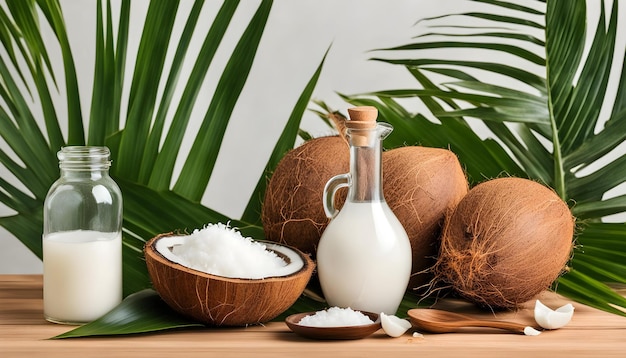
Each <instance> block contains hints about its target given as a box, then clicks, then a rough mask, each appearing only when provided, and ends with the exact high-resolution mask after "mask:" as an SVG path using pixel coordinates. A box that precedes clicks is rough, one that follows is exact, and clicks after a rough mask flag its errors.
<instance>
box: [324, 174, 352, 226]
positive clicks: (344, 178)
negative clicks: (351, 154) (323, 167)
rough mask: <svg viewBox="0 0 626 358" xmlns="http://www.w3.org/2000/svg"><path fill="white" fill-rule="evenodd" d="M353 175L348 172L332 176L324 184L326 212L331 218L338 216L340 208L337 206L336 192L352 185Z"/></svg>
mask: <svg viewBox="0 0 626 358" xmlns="http://www.w3.org/2000/svg"><path fill="white" fill-rule="evenodd" d="M350 182H351V176H350V174H349V173H347V174H339V175H335V176H334V177H332V178H330V180H329V181H328V182H327V183H326V186H324V200H323V201H324V212H325V213H326V216H327V217H328V218H330V219H332V218H334V217H335V216H337V214H338V213H339V210H337V208H335V193H337V190H339V189H341V188H344V187H348V186H350Z"/></svg>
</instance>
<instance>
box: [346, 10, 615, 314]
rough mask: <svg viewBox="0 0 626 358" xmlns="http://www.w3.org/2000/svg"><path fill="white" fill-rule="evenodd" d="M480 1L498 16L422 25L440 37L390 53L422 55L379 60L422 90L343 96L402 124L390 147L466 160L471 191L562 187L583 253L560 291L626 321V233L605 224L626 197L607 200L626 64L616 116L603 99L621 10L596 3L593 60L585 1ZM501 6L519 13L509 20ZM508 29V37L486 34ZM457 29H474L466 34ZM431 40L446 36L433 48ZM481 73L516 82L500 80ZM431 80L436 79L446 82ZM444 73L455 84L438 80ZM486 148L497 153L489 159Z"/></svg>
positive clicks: (575, 259)
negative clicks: (490, 184) (500, 58)
mask: <svg viewBox="0 0 626 358" xmlns="http://www.w3.org/2000/svg"><path fill="white" fill-rule="evenodd" d="M478 2H481V3H483V5H490V6H491V7H490V8H488V9H489V10H492V11H490V12H487V11H484V10H483V11H481V12H468V13H462V14H447V15H443V16H439V17H436V18H430V19H425V20H422V22H421V23H427V24H429V23H430V24H432V25H430V26H429V27H431V26H432V27H437V28H438V30H437V31H436V32H435V31H429V30H426V32H425V33H424V34H421V35H418V36H416V39H417V40H418V41H417V42H414V43H411V44H408V45H404V46H398V47H394V48H389V49H385V50H382V51H383V52H384V53H386V54H388V55H393V54H395V53H396V52H397V51H399V50H403V51H405V52H404V53H406V51H407V50H408V51H411V52H410V53H412V54H413V56H411V57H410V58H387V59H385V58H381V57H376V58H374V59H373V60H376V61H383V62H386V63H389V64H392V65H400V66H404V67H406V69H407V70H408V71H409V73H411V74H412V75H413V77H414V78H415V79H416V80H417V84H418V87H417V88H410V89H401V90H386V91H379V92H373V93H367V94H356V95H352V96H347V97H346V99H347V101H348V102H350V103H352V104H363V103H368V104H371V105H375V106H376V107H378V108H379V109H380V113H381V117H382V118H383V119H384V120H386V121H388V122H390V123H391V124H393V125H394V126H395V127H396V128H398V129H397V130H396V131H394V133H395V135H396V137H392V136H390V139H392V140H388V141H386V142H387V143H386V145H388V146H389V147H395V146H400V145H403V144H405V143H409V144H410V143H421V144H423V145H430V146H437V147H443V148H446V147H448V148H450V149H452V150H453V151H454V152H455V153H457V154H458V156H459V159H460V161H461V162H462V164H463V165H464V167H465V168H467V171H468V174H469V177H470V179H471V180H472V182H474V183H475V182H479V181H481V179H482V178H492V177H497V176H499V175H501V174H503V173H506V174H507V175H514V176H521V177H528V178H532V179H535V180H539V181H541V182H543V183H544V184H546V185H549V186H551V187H552V188H554V189H555V190H556V192H557V193H558V194H559V195H560V196H561V198H563V199H564V200H565V201H566V202H567V203H569V204H570V206H571V209H572V213H573V214H574V215H575V216H576V217H577V221H578V227H579V228H580V232H579V233H578V234H577V237H576V243H577V244H580V246H579V248H578V249H576V250H575V253H574V256H573V258H572V260H571V262H570V266H571V268H570V271H569V272H568V273H567V274H565V275H564V276H563V277H561V278H560V279H559V280H558V284H557V285H556V286H555V289H556V290H557V292H559V293H561V294H563V295H566V296H568V297H570V298H572V299H574V300H576V301H579V302H582V303H585V304H588V305H591V306H593V307H596V308H600V309H603V310H606V311H609V312H613V313H618V314H624V311H623V310H619V309H616V308H615V307H616V306H619V307H626V300H624V298H623V297H622V296H620V295H619V294H617V293H615V292H614V291H613V290H611V289H610V288H609V286H607V285H606V284H605V283H607V282H608V283H624V282H626V274H625V270H624V262H626V251H624V249H623V246H624V242H625V240H626V238H625V237H624V235H623V232H624V226H623V223H619V224H612V223H606V222H603V220H604V218H605V217H606V216H609V215H615V214H620V213H624V212H626V195H624V194H621V195H618V196H614V197H610V198H607V193H609V192H611V191H613V190H615V188H617V187H618V186H619V185H620V184H622V183H623V182H624V181H625V178H624V176H623V173H624V172H625V171H626V158H625V156H623V155H621V156H620V155H619V154H614V153H615V151H614V150H615V149H616V148H617V147H618V146H619V145H620V144H622V143H623V142H624V140H625V139H626V113H625V111H624V108H625V104H626V91H625V90H624V87H625V86H626V66H624V67H622V69H621V73H619V84H618V86H617V88H618V93H617V96H616V98H615V102H614V104H613V107H612V108H611V110H610V111H609V112H610V116H609V118H608V119H604V120H603V119H602V118H601V117H600V114H601V109H602V106H603V103H605V102H607V100H608V99H610V98H609V96H610V94H609V93H610V90H611V89H610V88H609V87H608V84H609V78H610V76H611V66H612V65H613V63H614V61H619V60H622V59H623V58H624V57H625V56H624V53H618V54H616V53H615V49H616V44H615V43H616V35H617V28H618V22H619V21H620V20H621V19H618V15H617V14H618V8H617V7H618V2H617V1H615V2H613V5H612V8H611V9H610V11H609V12H608V15H609V16H608V17H607V9H605V7H604V3H603V2H597V3H596V2H591V3H590V4H589V5H591V6H597V7H598V8H599V13H600V16H599V19H600V20H599V22H598V24H597V26H596V27H595V28H593V29H591V31H593V32H594V33H593V34H592V41H591V42H590V44H589V46H590V50H589V54H588V55H585V45H586V43H585V34H586V28H585V26H586V24H588V23H589V22H588V20H587V17H588V15H587V5H588V4H586V3H585V1H584V0H575V1H563V0H548V1H547V2H546V3H545V4H544V3H543V2H540V1H536V2H535V1H528V5H527V6H526V5H524V6H520V5H519V4H514V3H512V2H509V1H491V0H489V1H487V0H482V1H478ZM483 8H485V7H483ZM502 9H514V10H516V11H515V12H514V13H513V15H508V14H509V13H507V15H502V14H501V11H502ZM538 14H539V15H538ZM538 17H543V19H541V18H538ZM475 18H480V19H483V20H485V23H486V25H485V26H484V28H482V27H477V26H467V25H466V24H467V23H470V22H471V21H472V19H475ZM605 19H608V20H606V21H605ZM459 20H460V21H459ZM442 22H445V23H444V24H443V25H442V24H441V23H442ZM542 23H545V25H542ZM503 25H506V27H507V31H503V32H500V31H489V30H488V28H489V27H500V26H503ZM537 28H540V29H543V31H544V34H545V40H543V39H535V37H534V36H532V35H531V34H532V33H534V31H535V30H536V29H537ZM459 29H463V30H471V33H463V34H462V35H459V33H458V30H459ZM455 31H456V32H455ZM433 35H438V36H439V37H443V39H441V40H439V41H429V40H428V39H429V37H431V36H433ZM479 40H480V41H479ZM544 41H545V43H544ZM459 47H463V48H467V47H468V48H471V49H473V50H475V54H476V57H478V58H477V59H474V57H472V56H464V57H465V58H464V59H463V60H446V59H428V58H424V57H423V56H422V52H423V50H426V49H438V50H442V51H444V52H446V51H451V50H455V49H457V48H459ZM537 47H540V49H539V50H536V48H537ZM533 48H534V49H535V50H534V51H533V50H532V49H533ZM490 51H496V52H502V53H504V54H506V55H508V56H511V55H512V56H514V57H517V58H519V59H521V60H523V61H525V62H526V63H529V66H528V67H529V68H531V67H532V66H534V65H540V66H541V67H542V68H543V75H540V74H536V73H535V72H532V71H531V70H528V69H525V68H514V67H512V66H508V65H503V64H496V63H493V62H488V61H484V60H483V58H486V57H487V56H486V55H487V54H488V52H490ZM424 53H426V52H424ZM448 57H452V56H448ZM530 64H533V65H530ZM475 70H480V71H483V72H491V73H493V74H496V75H498V76H500V78H502V76H504V77H505V78H509V79H510V81H499V82H498V83H495V82H493V80H490V79H483V77H482V75H481V73H477V72H476V71H475ZM431 74H435V75H439V77H438V78H439V79H440V80H439V81H437V80H436V77H434V76H431ZM441 75H444V76H445V78H446V79H443V80H441ZM520 83H521V84H523V86H519V85H518V84H520ZM399 98H404V99H405V100H406V98H415V99H416V100H419V101H421V102H422V103H423V104H424V105H425V106H426V108H427V109H428V110H429V112H430V115H432V116H434V117H435V118H437V120H438V121H439V122H440V123H433V122H427V121H426V120H425V117H423V116H421V115H419V114H417V115H416V114H411V113H410V112H409V111H406V110H399V109H398V104H397V103H396V102H395V101H396V99H399ZM609 102H610V101H609ZM470 118H471V119H472V120H475V119H478V120H479V121H481V122H482V123H484V124H485V126H486V128H488V129H489V131H490V133H489V136H488V138H494V139H495V140H496V142H495V143H494V142H492V141H490V140H489V139H485V140H476V138H477V134H476V133H477V131H478V130H477V129H475V128H473V127H472V126H470V125H468V120H469V119H470ZM452 128H454V131H453V130H452ZM487 144H489V145H490V146H492V147H493V148H495V149H492V150H487V151H486V150H485V148H486V147H487ZM607 157H608V158H609V159H607ZM485 158H489V160H487V161H486V160H485ZM493 163H495V165H490V164H493ZM505 164H506V165H505ZM507 166H508V167H507ZM598 167H599V169H598ZM592 168H594V169H592Z"/></svg>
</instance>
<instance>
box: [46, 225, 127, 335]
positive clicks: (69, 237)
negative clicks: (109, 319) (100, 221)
mask: <svg viewBox="0 0 626 358" xmlns="http://www.w3.org/2000/svg"><path fill="white" fill-rule="evenodd" d="M43 264H44V272H45V275H44V276H43V279H44V315H45V317H46V319H48V320H49V321H52V322H61V323H67V322H70V323H81V322H90V321H93V320H94V319H97V318H99V317H100V316H102V315H104V314H105V313H107V312H108V311H110V310H111V309H112V308H114V307H115V306H117V305H118V304H119V303H120V302H121V300H122V237H121V235H120V234H119V233H117V232H113V233H106V232H98V231H89V230H76V231H66V232H56V233H52V234H49V235H47V236H45V237H44V239H43Z"/></svg>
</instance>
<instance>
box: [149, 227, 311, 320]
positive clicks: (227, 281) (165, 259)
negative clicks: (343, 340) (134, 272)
mask: <svg viewBox="0 0 626 358" xmlns="http://www.w3.org/2000/svg"><path fill="white" fill-rule="evenodd" d="M184 238H185V236H174V235H172V234H162V235H159V236H156V237H154V238H153V239H151V240H150V241H148V242H147V243H146V245H145V247H144V254H145V258H146V264H147V266H148V273H149V274H150V278H151V279H152V284H153V286H154V288H155V290H156V291H157V292H158V293H159V295H160V296H161V298H162V299H163V300H164V301H165V302H166V303H167V304H168V305H169V306H170V307H171V308H172V309H174V310H175V311H177V312H179V313H181V314H183V315H185V316H188V317H191V318H193V319H196V320H198V321H200V322H203V323H206V324H209V325H214V326H245V325H250V324H258V323H263V322H267V321H270V320H272V319H274V318H275V317H276V316H278V315H279V314H281V313H283V312H284V311H286V310H287V309H288V308H289V307H290V306H291V305H292V304H293V303H294V302H295V301H296V300H297V299H298V297H299V296H300V295H301V294H302V292H303V291H304V289H305V287H306V285H307V283H308V282H309V279H310V278H311V274H312V272H313V269H314V267H315V264H314V263H313V261H312V260H311V258H310V257H309V256H308V255H306V254H304V253H302V252H301V251H299V250H298V249H295V248H292V247H289V246H285V245H281V244H276V243H269V242H264V244H265V245H266V247H267V248H268V249H269V250H272V251H274V252H275V253H276V254H277V255H279V256H281V257H282V258H283V259H284V260H285V261H286V262H287V266H286V267H285V268H283V269H282V271H281V272H280V273H279V276H272V277H265V278H261V279H246V278H229V277H223V276H217V275H212V274H208V273H205V272H202V271H198V270H194V269H191V268H189V267H186V266H183V265H181V264H180V263H177V262H176V259H175V255H173V254H172V252H171V248H172V247H173V246H174V245H177V244H180V243H181V240H184Z"/></svg>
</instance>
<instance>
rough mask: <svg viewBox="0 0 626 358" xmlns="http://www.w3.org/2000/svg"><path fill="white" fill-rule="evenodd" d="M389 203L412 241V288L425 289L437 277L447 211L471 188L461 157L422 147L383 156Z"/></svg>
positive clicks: (402, 149) (388, 152)
mask: <svg viewBox="0 0 626 358" xmlns="http://www.w3.org/2000/svg"><path fill="white" fill-rule="evenodd" d="M383 189H384V191H385V199H386V201H387V203H388V204H389V207H390V208H391V210H392V211H393V212H394V214H395V215H396V217H397V218H398V220H400V222H401V223H402V226H403V227H404V229H405V230H406V233H407V235H408V236H409V240H410V241H411V251H412V257H413V264H412V270H411V272H412V275H411V279H410V281H409V288H411V289H418V288H424V289H425V286H426V284H427V283H428V282H429V281H430V280H431V279H432V272H430V270H428V269H429V268H430V267H432V265H434V263H435V257H436V256H437V252H438V250H439V245H438V243H439V236H440V235H441V228H442V226H443V222H444V217H445V215H446V213H447V212H449V211H451V210H452V209H454V207H456V205H457V204H458V202H459V201H460V200H461V199H462V198H463V197H464V196H465V195H466V194H467V192H468V190H469V185H468V182H467V179H466V177H465V173H464V172H463V169H462V168H461V165H460V163H459V160H458V159H457V157H456V155H455V154H454V153H452V152H451V151H449V150H446V149H440V148H429V147H420V146H407V147H401V148H396V149H393V150H390V151H387V152H385V153H383Z"/></svg>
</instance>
